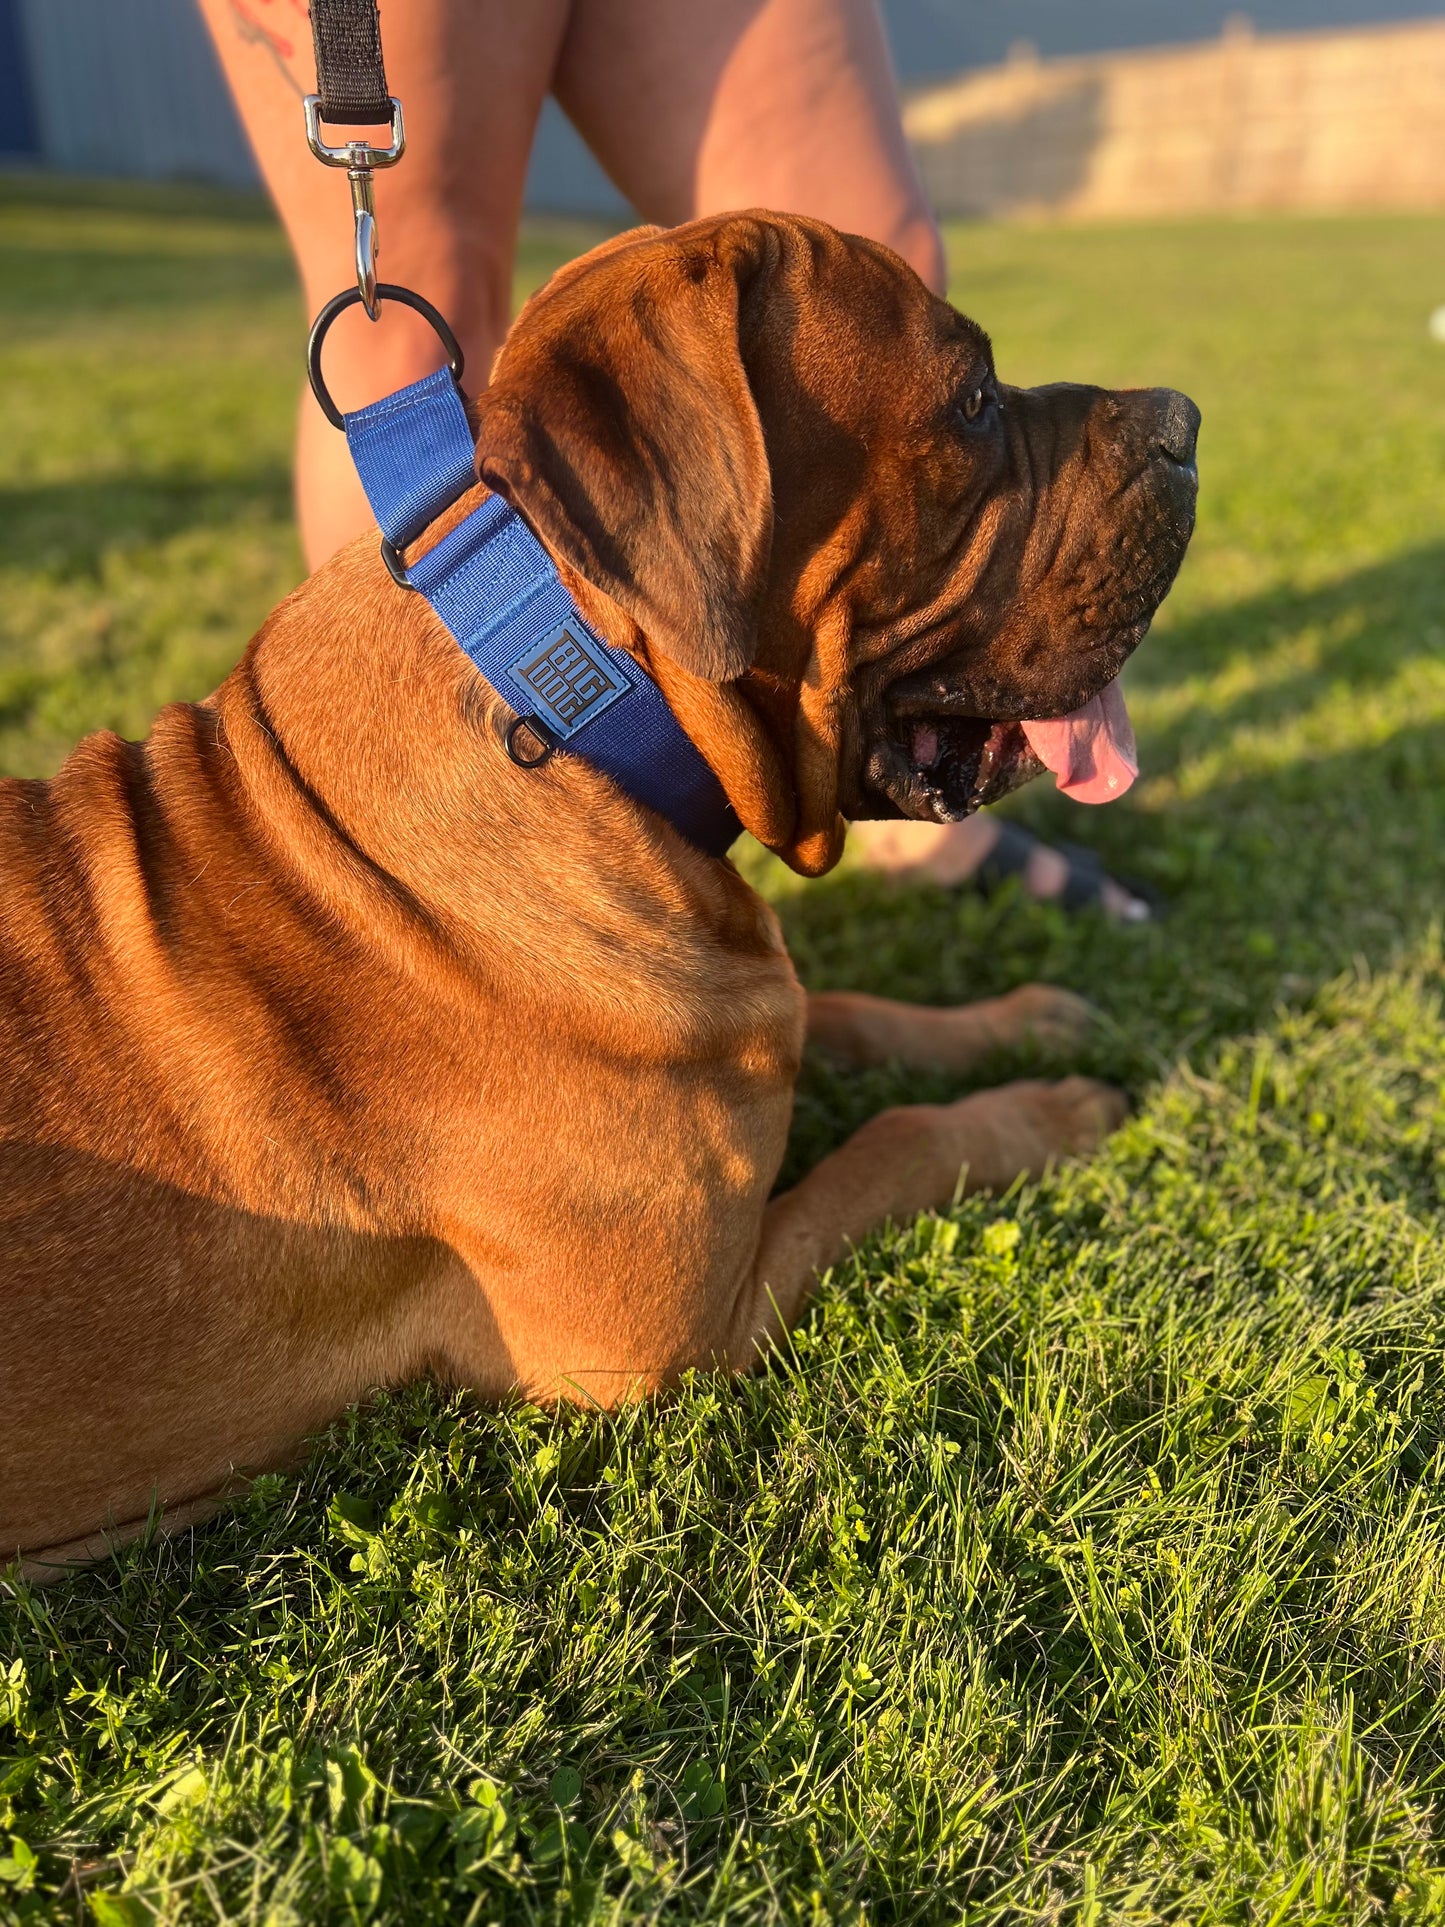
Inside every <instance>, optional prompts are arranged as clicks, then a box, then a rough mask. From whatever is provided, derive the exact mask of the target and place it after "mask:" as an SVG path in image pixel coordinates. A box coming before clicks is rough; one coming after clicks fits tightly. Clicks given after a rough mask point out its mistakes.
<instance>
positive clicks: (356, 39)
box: [311, 0, 391, 127]
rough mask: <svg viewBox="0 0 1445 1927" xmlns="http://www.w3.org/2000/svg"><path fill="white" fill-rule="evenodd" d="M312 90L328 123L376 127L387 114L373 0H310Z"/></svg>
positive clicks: (388, 99)
mask: <svg viewBox="0 0 1445 1927" xmlns="http://www.w3.org/2000/svg"><path fill="white" fill-rule="evenodd" d="M311 38H312V42H313V44H314V45H315V48H316V91H317V93H318V94H319V95H320V97H321V118H322V119H323V120H324V121H329V122H330V123H331V125H332V126H333V127H375V126H379V125H381V124H382V123H384V122H386V121H389V120H390V119H391V96H390V94H389V93H388V91H387V85H386V69H385V67H384V66H383V65H382V59H381V23H380V21H379V20H378V19H377V15H376V0H311Z"/></svg>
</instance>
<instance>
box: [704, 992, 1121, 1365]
mask: <svg viewBox="0 0 1445 1927" xmlns="http://www.w3.org/2000/svg"><path fill="white" fill-rule="evenodd" d="M897 1008H899V1009H906V1008H907V1006H905V1005H900V1006H897ZM939 1014H947V1013H939ZM1127 1108H1128V1105H1127V1102H1126V1100H1125V1098H1124V1096H1123V1094H1122V1093H1121V1092H1119V1091H1116V1090H1114V1089H1113V1088H1112V1086H1110V1085H1108V1084H1101V1083H1098V1082H1096V1081H1095V1080H1094V1079H1093V1078H1088V1077H1066V1078H1064V1079H1062V1080H1061V1081H1060V1082H1058V1083H1048V1082H1043V1081H1041V1080H1038V1079H1025V1080H1021V1081H1019V1082H1018V1083H1014V1084H1004V1085H1000V1086H999V1087H998V1088H997V1089H996V1090H990V1091H976V1092H975V1093H974V1094H973V1095H972V1096H971V1097H965V1098H961V1099H960V1100H959V1101H958V1102H957V1103H956V1104H914V1105H908V1106H905V1107H903V1108H900V1109H898V1110H893V1111H883V1112H881V1113H880V1114H879V1115H878V1116H877V1117H875V1118H871V1119H870V1120H869V1121H868V1123H867V1124H865V1125H863V1127H862V1128H861V1129H860V1130H857V1131H855V1132H854V1133H853V1135H852V1137H850V1138H849V1139H848V1141H847V1143H846V1144H844V1145H842V1146H841V1147H840V1148H839V1149H838V1150H836V1151H834V1152H833V1154H832V1155H831V1156H830V1157H826V1158H824V1159H823V1161H822V1163H821V1164H819V1165H817V1166H816V1167H815V1168H814V1169H813V1170H812V1171H810V1172H809V1173H808V1175H807V1177H805V1178H804V1179H803V1180H802V1182H801V1183H800V1184H796V1185H794V1187H793V1189H792V1190H791V1191H786V1192H784V1193H783V1195H782V1196H781V1197H779V1198H774V1199H773V1201H772V1202H771V1203H770V1204H769V1205H768V1206H767V1208H766V1210H765V1211H764V1213H763V1227H762V1237H761V1239H760V1241H759V1245H758V1251H757V1257H756V1261H755V1263H754V1265H753V1268H752V1270H751V1272H750V1273H749V1274H748V1276H747V1278H746V1279H745V1280H744V1283H743V1286H742V1288H741V1290H740V1291H739V1294H738V1299H737V1303H736V1306H735V1309H734V1317H733V1324H732V1330H731V1332H730V1334H729V1339H728V1345H727V1358H728V1361H729V1363H730V1364H732V1365H733V1366H734V1368H735V1369H738V1370H743V1371H746V1370H747V1369H749V1367H750V1366H751V1365H752V1364H753V1363H754V1362H755V1361H756V1359H757V1357H758V1356H759V1355H760V1354H761V1353H764V1352H766V1351H767V1349H768V1348H769V1346H770V1344H771V1343H772V1342H773V1341H774V1340H775V1339H776V1338H777V1337H778V1336H779V1334H780V1333H781V1332H782V1331H784V1330H786V1329H787V1328H788V1327H790V1326H791V1325H792V1324H793V1323H794V1322H795V1321H796V1319H797V1317H798V1315H799V1313H800V1311H801V1310H802V1307H803V1304H804V1302H805V1300H806V1298H807V1296H808V1293H809V1291H810V1290H811V1289H812V1286H813V1283H814V1280H815V1278H816V1276H817V1274H818V1273H819V1272H820V1271H823V1270H826V1268H827V1267H828V1266H829V1265H832V1264H836V1263H837V1262H838V1261H839V1259H841V1258H843V1257H844V1256H846V1254H847V1251H848V1247H849V1246H850V1245H852V1244H855V1243H856V1242H857V1241H858V1240H859V1239H860V1238H863V1237H866V1236H867V1234H868V1233H869V1232H870V1231H874V1230H876V1229H877V1228H878V1227H879V1226H880V1225H881V1224H883V1223H885V1222H886V1221H887V1220H889V1219H891V1220H892V1221H893V1222H894V1223H902V1222H906V1221H907V1220H908V1219H909V1218H912V1217H914V1216H916V1215H917V1213H918V1212H920V1211H926V1210H928V1209H930V1208H940V1207H942V1206H944V1205H947V1204H948V1203H950V1202H951V1200H952V1199H953V1197H954V1195H955V1193H956V1192H957V1191H958V1189H959V1188H960V1175H961V1177H962V1187H961V1188H962V1189H963V1190H964V1191H1001V1190H1006V1189H1007V1188H1008V1186H1009V1185H1010V1184H1012V1183H1013V1182H1014V1180H1015V1179H1016V1178H1019V1177H1022V1176H1025V1175H1030V1176H1037V1175H1038V1174H1039V1173H1041V1172H1042V1171H1043V1170H1044V1169H1045V1167H1046V1166H1047V1165H1049V1164H1051V1163H1053V1162H1055V1161H1057V1160H1058V1159H1059V1158H1064V1157H1075V1156H1079V1155H1082V1154H1084V1153H1087V1152H1089V1151H1093V1150H1095V1149H1096V1148H1097V1147H1098V1146H1099V1145H1100V1144H1101V1143H1102V1142H1103V1140H1104V1139H1105V1138H1106V1137H1107V1136H1108V1135H1109V1133H1110V1132H1111V1131H1113V1130H1114V1129H1116V1128H1117V1126H1118V1125H1119V1124H1120V1123H1121V1122H1122V1120H1123V1118H1124V1114H1125V1112H1126V1110H1127Z"/></svg>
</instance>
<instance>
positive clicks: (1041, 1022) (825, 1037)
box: [808, 984, 1094, 1071]
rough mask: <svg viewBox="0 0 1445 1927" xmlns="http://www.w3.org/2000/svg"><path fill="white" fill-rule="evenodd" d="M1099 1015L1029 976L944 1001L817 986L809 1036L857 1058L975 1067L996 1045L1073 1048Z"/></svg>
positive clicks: (915, 1066) (925, 1066)
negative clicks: (965, 999)
mask: <svg viewBox="0 0 1445 1927" xmlns="http://www.w3.org/2000/svg"><path fill="white" fill-rule="evenodd" d="M1093 1021H1094V1012H1093V1010H1092V1009H1091V1008H1090V1006H1089V1005H1088V1004H1086V1003H1085V1002H1084V1000H1083V998H1082V997H1076V996H1075V995H1074V993H1073V992H1072V991H1070V990H1057V989H1055V988H1054V986H1053V985H1052V984H1023V985H1022V986H1021V987H1020V988H1019V989H1017V990H1011V991H1009V992H1008V993H1007V995H1005V996H1003V997H989V998H986V999H984V1000H983V1001H982V1002H980V1003H976V1004H957V1005H955V1006H953V1007H951V1008H947V1009H939V1008H936V1007H934V1006H931V1005H928V1004H901V1003H898V1002H896V1001H895V1000H894V999H893V998H892V997H869V996H867V995H866V994H865V993H864V992H862V991H856V990H827V991H819V992H810V993H809V996H808V1042H809V1043H810V1044H815V1045H817V1047H818V1048H819V1049H820V1050H825V1051H827V1052H828V1053H829V1055H830V1056H833V1057H838V1058H841V1059H842V1060H843V1061H844V1062H845V1063H849V1064H860V1065H864V1064H886V1063H890V1062H896V1063H899V1064H903V1065H905V1066H907V1068H908V1069H910V1070H947V1071H969V1070H972V1069H973V1068H974V1066H975V1065H976V1064H981V1063H983V1062H985V1061H986V1060H987V1059H988V1058H989V1057H991V1056H992V1055H993V1054H994V1052H995V1051H1000V1050H1010V1049H1016V1048H1017V1047H1018V1046H1019V1045H1020V1044H1025V1043H1035V1044H1041V1045H1044V1046H1046V1047H1048V1048H1050V1049H1061V1048H1062V1049H1067V1048H1068V1047H1070V1046H1071V1045H1075V1044H1078V1043H1081V1042H1082V1041H1083V1038H1084V1036H1085V1035H1086V1033H1087V1032H1088V1029H1089V1027H1090V1025H1091V1024H1092V1023H1093Z"/></svg>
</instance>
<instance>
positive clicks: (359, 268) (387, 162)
mask: <svg viewBox="0 0 1445 1927" xmlns="http://www.w3.org/2000/svg"><path fill="white" fill-rule="evenodd" d="M301 104H302V107H303V109H304V111H305V114H306V145H307V146H308V147H309V148H310V149H311V152H312V153H313V154H314V155H315V156H316V158H317V160H318V161H323V162H324V163H325V164H326V166H327V167H344V168H345V169H346V178H347V180H348V181H349V182H350V184H351V214H352V222H353V226H354V230H355V232H354V242H355V249H356V291H357V293H358V294H359V295H360V297H361V305H362V307H363V308H365V310H366V312H367V314H368V315H369V316H370V318H371V319H372V320H373V321H375V320H377V319H378V318H379V317H380V314H381V309H380V308H379V307H378V305H377V299H376V297H377V284H376V257H377V255H378V254H379V253H380V252H381V243H380V241H379V240H378V238H377V232H376V201H375V197H374V195H373V193H372V186H371V177H372V174H373V172H374V171H375V170H376V169H377V168H378V167H395V166H396V163H397V162H398V161H399V160H400V159H401V157H402V155H403V154H404V153H405V152H406V126H405V123H404V122H403V120H402V117H401V102H400V101H399V100H397V99H396V98H395V97H394V96H393V97H391V142H390V145H389V146H386V147H373V146H372V144H371V142H370V141H362V140H352V141H346V142H344V143H343V144H342V145H341V146H339V147H331V146H329V145H328V144H327V142H325V141H324V140H322V138H321V96H320V94H307V96H306V98H305V99H304V101H303V102H302V103H301Z"/></svg>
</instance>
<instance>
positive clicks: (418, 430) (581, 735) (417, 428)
mask: <svg viewBox="0 0 1445 1927" xmlns="http://www.w3.org/2000/svg"><path fill="white" fill-rule="evenodd" d="M345 421H346V439H347V441H348V443H349V444H350V447H351V455H352V459H353V461H354V462H355V463H356V470H357V473H358V474H359V475H360V477H361V483H362V486H363V488H364V489H365V490H366V494H367V499H368V500H369V501H370V503H371V506H372V508H373V509H374V510H375V512H376V517H377V520H378V521H379V522H380V524H381V527H382V530H383V532H384V533H385V534H386V535H387V536H388V537H389V538H390V539H391V541H392V542H393V543H394V544H395V545H396V546H397V547H398V548H401V547H404V546H405V545H406V544H407V543H408V542H410V541H412V540H413V539H414V538H415V537H416V536H417V535H418V534H420V532H421V530H422V529H424V528H425V527H426V526H427V524H428V523H429V522H431V521H432V520H434V519H435V517H436V515H437V513H438V511H439V510H440V509H442V508H444V507H445V506H446V504H447V503H448V502H451V501H455V499H456V498H457V496H459V495H460V494H462V492H463V491H464V490H465V489H468V488H470V487H471V485H472V483H473V481H474V479H475V477H474V474H473V460H474V452H475V451H474V449H473V446H472V435H471V430H470V428H469V427H468V426H467V417H466V411H465V409H464V408H463V406H462V402H461V397H460V396H459V395H458V393H457V389H456V384H455V382H454V381H453V380H452V377H451V374H450V372H449V371H448V370H447V369H445V368H443V369H440V370H438V372H437V373H436V374H434V375H427V376H426V377H425V378H424V379H423V380H421V381H418V382H413V383H412V385H411V386H410V387H409V388H403V389H400V390H399V391H398V392H397V393H396V394H394V395H388V396H387V397H386V399H385V400H384V401H379V402H373V403H372V405H371V406H370V407H369V408H360V409H357V410H356V412H355V413H354V414H350V415H347V416H346V418H345ZM407 580H408V582H409V583H410V584H411V586H412V587H413V588H414V589H418V590H420V592H421V593H422V595H424V596H425V597H426V599H427V601H428V602H429V603H430V604H431V606H432V608H433V609H434V610H435V611H436V613H437V614H438V615H439V616H440V617H441V619H442V621H443V622H444V623H445V624H446V626H447V628H448V629H449V630H450V632H451V634H452V635H453V636H454V637H455V638H456V640H457V642H458V643H459V644H460V645H461V647H462V648H463V649H464V650H465V651H466V653H467V655H468V656H469V657H470V658H471V660H472V661H473V663H475V665H476V667H477V668H478V669H479V670H480V671H481V673H482V675H483V676H485V677H486V679H487V681H488V682H489V683H490V684H491V686H492V688H493V689H495V690H496V692H497V694H498V695H499V696H500V697H501V698H502V700H503V701H504V702H505V703H507V704H508V705H509V706H510V707H511V708H512V709H514V710H515V711H516V712H517V714H518V715H519V716H533V717H537V718H539V719H540V721H541V722H542V723H543V724H544V725H545V727H546V730H547V732H548V733H549V734H550V735H551V736H552V738H553V739H554V740H555V741H556V742H557V743H558V744H559V745H560V746H561V747H562V748H564V749H565V750H568V751H572V752H575V754H577V755H579V756H582V757H585V758H586V760H587V761H588V762H589V763H592V764H593V765H595V767H596V768H598V769H600V770H602V771H604V772H605V773H606V774H607V775H608V776H610V777H611V778H612V779H613V781H614V782H616V783H617V784H619V785H620V786H621V788H623V789H624V790H626V791H627V793H628V794H629V795H630V796H633V797H635V798H636V799H637V801H638V802H639V803H645V804H646V805H647V806H648V807H649V808H651V809H654V810H656V811H658V813H659V814H660V815H662V816H665V817H667V818H668V819H669V820H670V821H671V822H672V823H673V825H674V826H675V827H676V828H677V829H678V830H679V831H680V832H681V834H682V835H683V836H685V837H686V838H687V840H688V841H689V842H690V843H693V844H695V845H696V846H697V847H698V848H699V849H702V850H706V851H707V852H708V854H709V855H710V856H722V855H723V854H724V852H725V851H726V850H727V849H728V848H729V847H730V845H731V844H732V843H734V842H735V841H736V839H737V837H738V836H739V835H740V833H741V830H742V825H741V824H740V823H739V821H738V819H737V816H736V814H735V813H734V811H733V808H732V805H731V804H730V803H729V802H728V799H727V793H726V792H725V790H724V789H723V787H722V784H721V783H720V782H719V781H718V779H717V777H716V776H715V775H714V774H713V772H712V769H711V768H710V767H709V765H708V763H707V762H706V760H705V759H704V757H703V755H702V753H701V751H700V750H699V749H698V748H697V746H696V745H695V744H694V743H693V741H692V739H691V738H690V737H689V736H688V735H687V733H686V731H685V730H684V729H683V727H682V725H681V724H680V723H679V722H678V720H677V718H676V717H675V716H674V715H673V713H672V711H671V710H670V709H669V708H668V706H667V702H666V700H665V698H664V697H663V694H662V691H661V690H660V689H659V688H658V686H657V684H656V683H655V682H654V681H653V680H652V678H651V677H650V676H649V675H647V673H646V672H645V671H644V670H643V669H642V667H641V666H640V665H639V664H638V663H636V662H634V661H633V659H632V657H631V656H629V655H626V654H625V653H624V652H623V651H622V650H620V649H613V648H610V647H609V646H608V644H607V643H605V642H603V641H602V639H601V637H600V636H598V635H597V634H596V633H595V632H594V631H593V630H592V629H591V628H589V627H588V625H587V624H586V623H585V622H584V621H583V620H582V616H581V612H580V611H579V610H578V607H577V604H576V603H575V602H574V601H573V600H572V597H571V595H570V594H569V593H568V591H567V589H566V587H565V586H564V584H563V582H562V579H561V577H560V576H559V575H558V574H557V570H556V568H555V567H554V565H553V562H552V558H551V557H550V556H549V555H548V554H547V551H546V550H545V549H544V548H543V547H542V545H541V543H540V542H539V541H538V540H537V538H536V536H534V535H533V533H532V531H531V530H530V529H529V528H528V527H527V524H526V523H525V522H524V521H523V520H522V518H521V516H520V515H518V513H517V511H516V510H515V509H514V508H512V506H511V505H510V503H508V502H506V501H505V500H503V498H502V497H501V496H500V495H489V496H488V497H487V498H486V499H485V500H484V501H483V502H482V503H481V504H480V505H479V506H478V507H477V508H475V509H474V510H473V511H472V513H471V514H470V515H469V516H468V517H467V518H466V520H465V521H464V522H461V523H459V524H458V525H457V527H456V528H454V529H453V530H452V531H451V533H450V534H449V535H446V536H444V537H443V539H442V540H441V541H440V542H438V543H437V545H436V547H435V548H433V549H431V550H429V551H428V553H427V554H426V555H424V556H423V557H422V558H421V560H420V561H419V562H416V563H414V564H413V565H412V566H411V568H410V569H408V571H407Z"/></svg>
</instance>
